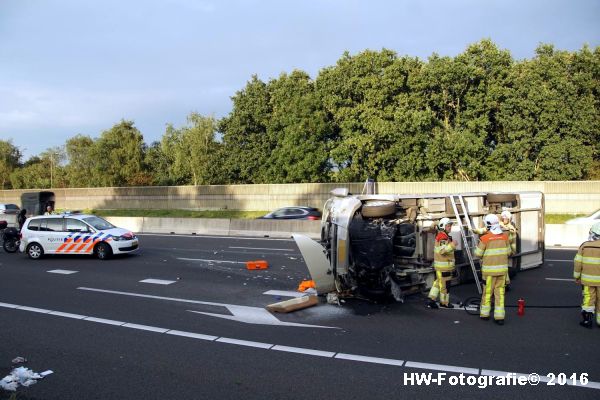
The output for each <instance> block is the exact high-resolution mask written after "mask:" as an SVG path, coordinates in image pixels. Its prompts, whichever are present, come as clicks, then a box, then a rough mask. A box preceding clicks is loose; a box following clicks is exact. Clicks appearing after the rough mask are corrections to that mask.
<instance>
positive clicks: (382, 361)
mask: <svg viewBox="0 0 600 400" xmlns="http://www.w3.org/2000/svg"><path fill="white" fill-rule="evenodd" d="M334 358H339V359H340V360H350V361H360V362H366V363H373V364H386V365H396V366H398V367H401V366H403V365H404V361H402V360H394V359H392V358H379V357H367V356H357V355H355V354H345V353H337V354H336V355H335V357H334Z"/></svg>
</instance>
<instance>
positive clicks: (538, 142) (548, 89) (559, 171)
mask: <svg viewBox="0 0 600 400" xmlns="http://www.w3.org/2000/svg"><path fill="white" fill-rule="evenodd" d="M581 53H589V50H587V49H583V50H582V52H581ZM586 57H587V58H589V54H581V55H580V56H579V57H577V56H575V55H574V54H573V53H569V52H565V51H556V50H555V49H554V47H553V46H551V45H541V46H540V47H538V49H537V50H536V57H535V58H534V59H532V60H525V61H523V62H521V63H519V64H517V65H516V66H515V68H514V69H513V70H512V71H511V72H512V75H513V78H512V79H513V80H514V86H513V87H511V88H510V89H509V94H508V96H507V100H506V101H505V102H504V103H503V104H502V106H501V109H500V112H499V118H498V119H499V123H500V127H499V130H498V136H497V145H496V146H495V148H494V151H493V153H492V154H491V157H490V160H489V163H488V168H487V169H486V170H487V171H488V174H487V175H486V176H485V178H487V179H491V180H495V179H514V180H572V179H582V178H585V177H586V176H589V171H590V168H591V166H592V165H593V163H594V157H595V154H597V149H598V142H599V140H600V136H599V132H600V123H599V121H600V120H599V117H598V115H599V114H598V97H597V90H598V83H597V80H596V82H594V72H593V68H592V65H588V64H586V63H585V62H582V59H583V58H586ZM596 65H597V62H596ZM595 76H596V77H597V72H596V74H595Z"/></svg>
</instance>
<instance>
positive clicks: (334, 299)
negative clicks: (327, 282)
mask: <svg viewBox="0 0 600 400" xmlns="http://www.w3.org/2000/svg"><path fill="white" fill-rule="evenodd" d="M327 304H336V305H338V306H339V305H340V298H339V297H338V294H337V293H336V292H331V293H327Z"/></svg>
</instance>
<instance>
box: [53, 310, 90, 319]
mask: <svg viewBox="0 0 600 400" xmlns="http://www.w3.org/2000/svg"><path fill="white" fill-rule="evenodd" d="M48 314H51V315H56V316H58V317H66V318H73V319H84V318H87V315H79V314H71V313H66V312H60V311H50V312H49V313H48Z"/></svg>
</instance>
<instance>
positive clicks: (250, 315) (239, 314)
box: [77, 287, 339, 329]
mask: <svg viewBox="0 0 600 400" xmlns="http://www.w3.org/2000/svg"><path fill="white" fill-rule="evenodd" d="M77 289H79V290H87V291H92V292H100V293H109V294H118V295H124V296H133V297H142V298H147V299H155V300H167V301H179V302H183V303H192V304H203V305H208V306H218V307H225V308H226V309H227V310H229V312H230V313H231V314H232V315H226V314H215V313H208V312H200V311H193V310H188V311H190V312H194V313H198V314H204V315H208V316H211V317H217V318H224V319H229V320H233V321H238V322H245V323H248V324H262V325H275V326H297V327H305V328H326V329H339V328H337V327H333V326H321V325H307V324H300V323H294V322H282V321H279V319H277V317H275V316H274V315H272V314H271V313H270V312H268V311H267V310H265V309H264V308H261V307H249V306H239V305H235V304H225V303H214V302H210V301H200V300H188V299H179V298H175V297H163V296H153V295H149V294H140V293H131V292H119V291H116V290H105V289H94V288H88V287H78V288H77Z"/></svg>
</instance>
